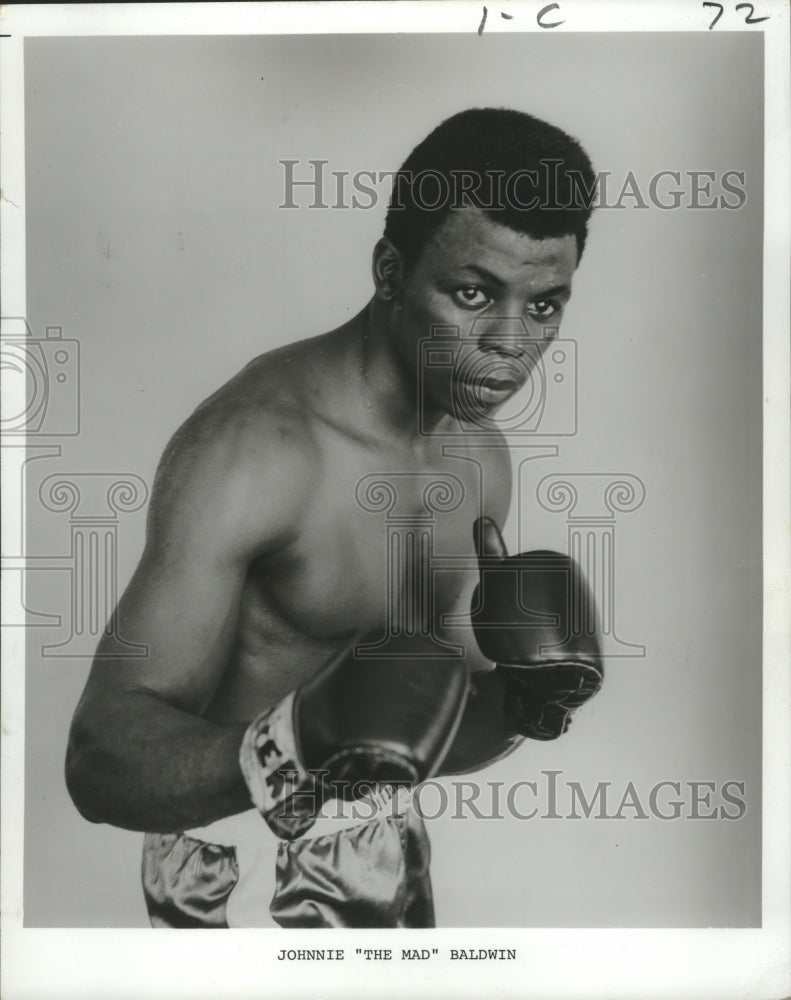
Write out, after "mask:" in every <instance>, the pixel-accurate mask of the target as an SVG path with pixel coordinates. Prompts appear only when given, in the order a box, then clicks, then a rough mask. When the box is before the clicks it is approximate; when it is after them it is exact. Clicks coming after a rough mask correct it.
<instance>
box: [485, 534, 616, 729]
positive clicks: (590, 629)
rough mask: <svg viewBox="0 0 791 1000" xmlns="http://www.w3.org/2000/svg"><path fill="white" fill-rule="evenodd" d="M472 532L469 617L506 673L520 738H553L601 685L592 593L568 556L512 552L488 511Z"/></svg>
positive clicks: (508, 710)
mask: <svg viewBox="0 0 791 1000" xmlns="http://www.w3.org/2000/svg"><path fill="white" fill-rule="evenodd" d="M473 531H474V535H475V549H476V552H477V553H478V564H479V568H480V581H479V583H478V586H477V587H476V589H475V593H474V594H473V598H472V610H471V621H472V625H473V627H474V629H475V638H476V640H477V642H478V646H479V647H480V650H481V652H482V653H483V654H484V656H486V657H488V659H490V660H492V661H493V662H494V663H495V664H497V667H496V669H497V670H498V671H500V672H501V673H502V676H504V677H505V679H506V682H507V683H506V695H505V706H504V708H505V716H506V719H507V721H508V722H509V724H510V725H512V726H513V727H514V730H515V732H517V733H519V734H520V735H521V736H526V737H530V738H531V739H534V740H554V739H556V738H557V737H558V736H561V735H562V734H563V733H565V732H566V730H567V729H568V727H569V725H570V723H571V715H572V713H573V712H574V711H575V710H576V709H577V708H579V707H580V706H581V705H583V704H584V703H585V702H586V701H587V700H588V699H589V698H591V697H593V695H595V694H596V692H597V691H598V690H599V689H600V688H601V685H602V680H603V677H604V668H603V664H602V657H601V651H600V648H599V640H598V634H597V622H596V607H595V603H594V600H593V595H592V594H591V592H590V590H589V588H588V585H587V583H586V582H585V579H584V577H583V575H582V571H581V570H580V568H579V566H578V565H577V564H576V562H575V561H574V560H573V559H570V558H569V557H568V556H564V555H561V554H560V553H559V552H549V551H535V552H524V553H521V554H520V555H516V556H509V555H508V552H507V550H506V547H505V543H504V542H503V539H502V536H501V534H500V531H499V528H498V527H497V525H496V524H495V522H494V521H493V520H492V519H491V518H489V517H481V518H478V519H477V520H476V522H475V525H474V528H473Z"/></svg>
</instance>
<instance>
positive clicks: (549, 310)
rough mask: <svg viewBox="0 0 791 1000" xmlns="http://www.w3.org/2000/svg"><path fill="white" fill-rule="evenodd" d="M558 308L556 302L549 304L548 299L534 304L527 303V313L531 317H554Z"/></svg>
mask: <svg viewBox="0 0 791 1000" xmlns="http://www.w3.org/2000/svg"><path fill="white" fill-rule="evenodd" d="M559 308H560V307H559V306H558V304H557V302H550V301H549V300H548V299H537V300H536V301H535V302H528V304H527V311H528V312H529V313H530V315H531V316H540V317H541V319H547V318H548V317H550V316H554V315H555V313H556V312H557V311H558V309H559Z"/></svg>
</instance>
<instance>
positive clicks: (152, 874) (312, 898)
mask: <svg viewBox="0 0 791 1000" xmlns="http://www.w3.org/2000/svg"><path fill="white" fill-rule="evenodd" d="M429 860H430V847H429V841H428V834H427V832H426V828H425V824H424V822H423V819H422V817H421V816H420V815H419V814H418V813H417V812H416V811H415V809H414V806H413V804H412V795H411V791H410V790H409V789H406V788H401V789H399V790H394V789H391V788H389V787H388V788H385V789H383V790H381V791H378V792H376V793H375V794H374V795H372V796H371V797H370V798H368V799H363V800H360V801H358V802H341V801H340V800H337V799H333V800H330V801H329V802H326V803H325V804H324V807H323V809H322V811H321V812H320V813H319V815H318V817H317V819H316V821H315V823H314V824H313V825H312V826H311V827H310V830H309V831H308V834H307V835H305V836H301V837H298V838H296V839H294V840H284V839H280V838H278V837H277V836H276V835H275V834H274V833H273V832H272V831H271V830H270V829H269V827H268V826H267V824H266V822H265V821H264V819H263V818H262V816H261V814H260V813H259V812H258V811H257V810H256V809H250V810H248V811H247V812H244V813H240V814H238V815H236V816H229V817H227V818H226V819H222V820H218V821H217V822H216V823H212V824H210V825H209V826H205V827H201V828H200V829H196V830H187V831H185V832H183V833H171V834H159V833H149V834H146V836H145V840H144V844H143V869H142V875H143V892H144V895H145V899H146V905H147V907H148V915H149V919H150V921H151V924H152V926H154V927H207V928H216V927H278V926H279V927H433V926H434V904H433V899H432V893H431V881H430V878H429Z"/></svg>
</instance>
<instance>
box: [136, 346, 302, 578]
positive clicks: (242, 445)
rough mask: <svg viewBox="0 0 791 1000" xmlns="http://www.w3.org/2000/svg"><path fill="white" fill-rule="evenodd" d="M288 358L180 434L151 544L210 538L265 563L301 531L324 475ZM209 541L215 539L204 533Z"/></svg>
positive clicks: (213, 403)
mask: <svg viewBox="0 0 791 1000" xmlns="http://www.w3.org/2000/svg"><path fill="white" fill-rule="evenodd" d="M286 365H287V362H286V361H285V359H284V358H283V356H282V353H281V352H273V354H272V355H271V356H268V355H264V356H263V357H262V358H259V359H256V361H254V362H251V364H250V365H248V366H247V367H246V368H245V369H243V370H242V371H241V372H240V373H239V374H238V375H236V376H235V377H234V378H232V379H231V380H230V381H229V382H227V383H226V384H225V385H223V386H222V387H221V388H220V389H218V390H217V392H215V393H214V394H213V395H212V396H210V397H209V398H208V399H207V400H206V401H205V402H203V403H202V404H201V405H200V406H199V407H198V408H197V409H196V410H195V412H194V413H193V414H192V415H191V416H190V417H189V418H188V419H187V420H186V421H185V422H184V423H183V424H182V425H181V427H180V428H179V429H178V430H177V431H176V433H175V434H174V435H173V437H172V438H171V440H170V441H169V443H168V445H167V447H166V448H165V451H164V453H163V455H162V459H161V461H160V463H159V468H158V470H157V476H156V481H155V486H154V491H153V496H152V501H151V507H150V512H149V536H150V537H151V536H152V535H153V536H156V535H161V536H163V538H164V537H165V536H166V537H167V541H168V544H170V545H174V544H175V545H177V544H178V540H179V538H180V537H181V536H182V535H184V534H185V533H186V534H187V535H189V536H190V537H189V544H190V545H195V544H199V543H200V540H199V538H198V537H197V536H199V535H200V536H201V538H202V539H203V544H206V543H207V540H208V537H210V538H211V539H213V540H216V544H217V545H218V546H220V547H221V548H222V550H223V551H224V552H226V553H227V554H229V555H233V554H237V553H238V554H239V555H242V556H244V557H246V558H253V557H255V556H257V555H263V554H265V553H266V552H267V551H274V550H276V549H278V548H280V547H282V546H283V545H284V544H287V543H288V541H289V540H290V538H291V537H293V535H295V534H296V533H297V531H298V526H299V517H300V512H301V510H302V509H303V507H304V505H305V504H307V503H308V501H309V499H310V497H311V495H312V488H313V485H314V479H315V476H316V475H317V469H318V467H319V463H318V462H317V454H316V443H315V439H314V435H313V432H312V428H311V423H310V421H309V419H307V417H306V414H305V410H304V407H302V406H301V405H300V400H299V397H298V395H297V394H296V393H295V392H294V391H292V388H291V386H290V385H289V379H288V377H287V373H284V371H283V369H284V367H286ZM207 532H208V533H210V535H209V536H207V535H206V533H207Z"/></svg>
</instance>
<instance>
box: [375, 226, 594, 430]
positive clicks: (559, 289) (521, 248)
mask: <svg viewBox="0 0 791 1000" xmlns="http://www.w3.org/2000/svg"><path fill="white" fill-rule="evenodd" d="M576 266H577V242H576V238H575V237H574V236H573V235H569V236H561V237H554V238H550V239H544V240H537V239H534V238H533V237H531V236H527V235H525V234H524V233H520V232H517V231H515V230H513V229H509V228H508V227H506V226H503V225H500V224H499V223H497V222H495V221H493V220H492V219H491V218H490V217H489V216H487V215H485V214H484V213H483V212H480V211H478V210H477V209H475V208H465V209H463V210H460V211H454V212H451V213H449V214H448V216H447V217H446V218H445V219H444V220H443V223H442V225H441V226H440V227H439V229H438V230H437V231H436V232H435V233H434V235H433V236H432V238H431V239H430V241H429V242H428V243H427V244H426V246H425V247H424V248H423V251H422V253H421V255H420V257H419V258H418V260H417V261H416V263H415V264H414V266H413V267H412V268H411V269H410V270H409V272H408V273H407V274H406V275H405V277H404V280H403V284H402V286H401V294H400V295H399V296H398V300H397V304H396V305H397V307H396V310H395V311H394V313H393V315H392V326H391V333H392V335H393V343H394V346H395V348H396V350H397V351H398V353H399V355H400V356H401V357H402V359H403V360H404V363H405V364H406V365H407V366H408V367H409V369H410V370H414V371H415V373H416V375H417V372H418V371H419V372H420V377H421V379H422V386H423V388H422V394H421V396H422V400H423V402H426V401H430V405H432V406H434V407H436V408H438V409H439V410H441V411H444V412H446V413H456V414H457V415H458V413H459V412H460V409H459V401H460V400H463V399H464V398H466V399H468V400H470V399H472V406H473V409H474V410H476V411H477V412H479V413H481V414H482V415H486V414H493V413H494V412H496V410H497V409H498V408H499V407H500V406H502V404H503V403H504V402H506V400H508V399H510V398H511V397H512V396H513V395H514V394H515V393H516V392H518V391H519V389H520V388H522V386H523V385H524V384H525V382H526V381H527V379H528V378H529V377H530V372H531V371H532V369H533V368H534V367H535V365H536V364H537V363H538V360H539V358H540V356H541V354H542V353H543V351H544V350H546V348H547V347H548V345H549V343H550V342H551V339H552V338H553V337H554V336H557V328H558V326H559V325H560V321H561V318H562V315H563V308H564V306H565V305H566V303H567V302H568V300H569V297H570V295H571V280H572V276H573V274H574V270H575V268H576ZM438 327H440V328H441V327H445V328H447V329H446V330H445V331H444V333H445V334H447V335H448V336H443V343H442V344H439V343H436V347H441V348H442V349H441V350H440V351H439V353H437V352H431V353H429V350H428V347H429V345H428V344H426V343H425V342H426V341H427V338H432V342H433V341H434V337H435V336H436V333H437V332H438ZM454 328H457V329H458V335H457V336H455V335H454V334H455V330H454ZM432 334H434V337H433V336H432ZM421 342H423V347H422V349H421ZM464 409H465V407H464V404H463V402H462V408H461V412H463V411H464Z"/></svg>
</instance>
